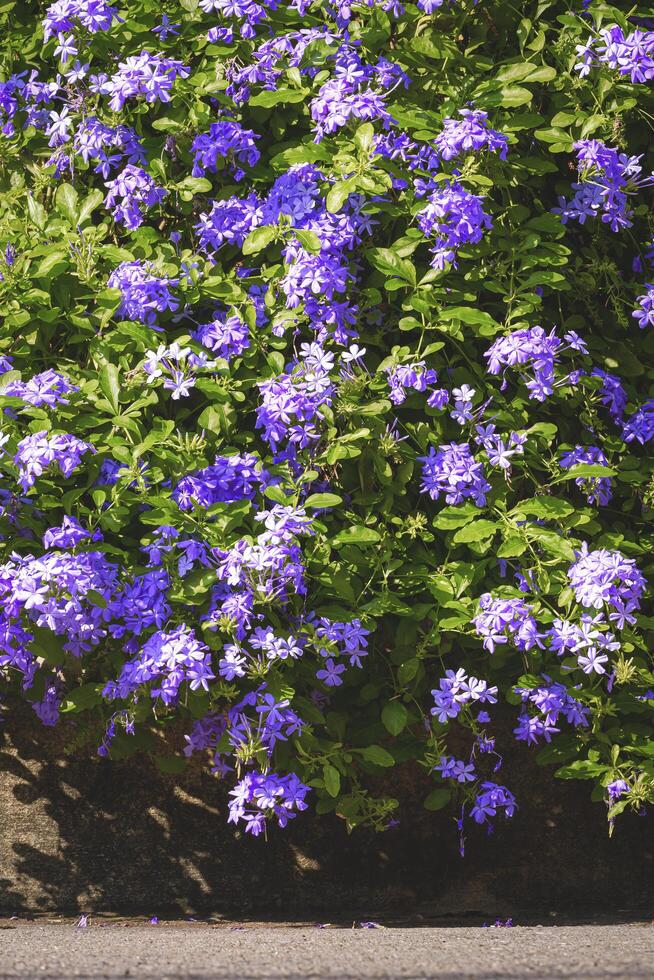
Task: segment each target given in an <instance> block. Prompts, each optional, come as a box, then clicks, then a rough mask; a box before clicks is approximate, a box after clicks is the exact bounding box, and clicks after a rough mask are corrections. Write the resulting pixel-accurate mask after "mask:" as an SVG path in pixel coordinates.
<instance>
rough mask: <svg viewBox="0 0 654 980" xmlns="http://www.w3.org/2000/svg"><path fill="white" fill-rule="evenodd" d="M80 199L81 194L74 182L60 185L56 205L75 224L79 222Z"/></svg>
mask: <svg viewBox="0 0 654 980" xmlns="http://www.w3.org/2000/svg"><path fill="white" fill-rule="evenodd" d="M78 201H79V195H78V193H77V191H76V190H75V188H74V187H73V186H72V184H60V185H59V187H58V188H57V192H56V194H55V207H56V209H57V211H58V212H59V214H61V215H63V217H64V218H68V220H69V221H70V223H71V225H74V226H75V225H77V224H79V213H78V208H77V205H78Z"/></svg>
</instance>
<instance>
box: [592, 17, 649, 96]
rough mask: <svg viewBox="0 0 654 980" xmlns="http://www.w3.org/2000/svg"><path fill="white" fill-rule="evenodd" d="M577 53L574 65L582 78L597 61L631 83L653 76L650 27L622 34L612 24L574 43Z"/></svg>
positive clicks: (622, 32) (647, 79)
mask: <svg viewBox="0 0 654 980" xmlns="http://www.w3.org/2000/svg"><path fill="white" fill-rule="evenodd" d="M577 55H578V57H579V59H580V60H579V62H578V63H577V64H576V65H575V68H576V70H577V71H578V72H579V74H580V75H581V77H582V78H583V77H584V76H585V75H588V74H589V73H590V71H591V69H592V68H594V67H596V66H597V65H607V66H608V67H609V68H612V69H613V70H614V71H618V72H619V73H620V74H621V75H627V76H629V79H630V81H631V82H633V83H642V82H649V81H651V79H652V78H654V31H640V30H635V31H631V32H630V33H629V34H625V33H624V31H623V30H622V28H621V27H618V26H617V24H616V25H614V26H612V27H609V28H605V29H604V30H601V31H599V34H598V36H597V37H592V36H591V37H589V38H588V40H587V41H586V43H585V44H578V45H577Z"/></svg>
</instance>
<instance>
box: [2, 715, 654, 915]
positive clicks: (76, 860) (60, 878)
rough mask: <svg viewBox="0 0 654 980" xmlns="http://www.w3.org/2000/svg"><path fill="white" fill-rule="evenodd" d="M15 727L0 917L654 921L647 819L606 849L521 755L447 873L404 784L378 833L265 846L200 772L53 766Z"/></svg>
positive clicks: (447, 836) (416, 778)
mask: <svg viewBox="0 0 654 980" xmlns="http://www.w3.org/2000/svg"><path fill="white" fill-rule="evenodd" d="M32 719H33V716H32V713H31V712H30V711H29V709H25V708H13V709H10V711H9V712H8V715H7V716H6V720H5V722H4V724H3V726H2V729H0V915H13V914H19V913H23V914H24V913H26V912H31V913H33V912H39V911H41V912H46V911H60V912H76V911H83V912H88V911H93V912H96V913H99V912H121V913H134V914H142V915H154V914H157V915H160V916H161V915H175V914H180V915H184V914H185V915H188V914H192V913H198V914H203V915H206V914H211V913H213V914H220V915H225V916H234V917H236V918H244V917H248V916H252V917H257V916H258V917H262V918H274V917H282V918H286V919H292V918H294V917H295V918H300V919H303V920H307V919H309V920H310V919H312V918H315V919H316V920H321V921H325V920H328V919H330V918H331V919H334V918H339V919H342V918H343V917H347V916H349V915H352V916H357V915H359V916H361V917H368V918H369V917H371V916H373V915H378V916H383V915H387V916H395V917H398V916H399V917H401V916H404V915H407V916H408V915H411V914H415V913H421V914H423V915H428V916H433V915H463V914H466V913H468V914H469V913H480V914H483V915H493V916H494V915H510V914H513V915H519V914H520V913H521V912H522V913H523V914H526V913H529V912H531V913H534V914H538V915H544V914H547V913H550V912H568V913H573V914H586V913H589V914H590V913H593V912H604V913H610V914H619V913H621V912H639V913H645V914H647V915H649V916H650V917H651V915H652V913H653V912H654V874H653V871H654V838H653V829H654V824H653V823H652V819H653V817H651V816H650V817H647V816H644V817H637V816H631V815H627V816H626V817H625V819H624V820H621V821H620V822H619V823H618V826H617V829H616V832H615V834H614V836H613V838H611V839H609V837H608V835H607V823H606V812H605V808H604V807H603V805H602V804H596V803H591V802H590V801H589V799H588V785H587V784H578V783H569V782H561V781H558V780H554V779H553V778H552V773H551V770H544V769H541V768H539V767H538V766H536V765H535V764H534V763H533V761H531V756H530V754H529V752H527V751H525V749H524V748H522V747H516V748H515V749H513V748H512V749H511V750H510V752H509V754H508V756H507V758H506V760H505V766H504V769H503V771H502V775H503V780H504V781H505V782H506V784H507V785H508V786H510V787H511V788H512V789H513V791H514V792H515V793H516V796H517V797H518V800H519V802H520V810H519V811H518V813H517V815H516V816H515V818H514V819H513V821H512V822H507V823H504V822H498V824H497V827H496V830H495V833H494V834H493V835H492V836H490V837H487V836H486V834H485V832H484V831H483V830H480V829H478V828H476V827H473V826H471V827H470V828H469V832H468V835H467V844H466V856H465V858H463V859H462V858H461V857H460V856H459V853H458V839H457V832H456V827H455V824H454V822H453V820H452V815H451V813H446V812H439V813H429V812H427V811H425V810H423V809H422V807H421V803H420V801H421V800H422V799H423V798H424V796H425V795H426V792H427V790H428V789H429V785H428V783H427V781H426V778H425V776H424V774H422V773H421V772H420V771H413V770H412V771H400V772H398V773H394V774H393V776H392V778H393V779H394V780H395V781H396V785H395V791H396V793H397V795H398V796H401V797H402V799H403V800H406V803H404V805H403V806H402V809H401V812H400V814H399V816H400V821H401V822H400V825H399V826H398V827H397V828H395V829H394V830H391V831H387V832H385V833H383V834H381V835H379V834H373V833H371V832H367V831H356V832H355V833H354V834H352V835H350V836H348V834H347V833H346V831H345V828H344V825H343V823H342V822H341V821H340V820H338V819H337V818H336V817H327V818H324V817H323V818H315V817H313V816H311V814H310V813H308V814H303V815H302V816H301V817H300V818H298V819H297V820H296V821H295V822H294V823H293V824H291V826H290V827H288V828H287V829H286V830H285V831H279V830H273V831H272V832H271V834H270V839H269V840H268V841H264V840H262V839H250V838H247V837H244V836H243V835H242V834H239V833H238V832H235V830H234V828H233V827H229V826H227V824H226V806H225V792H226V791H225V788H224V787H223V786H221V785H220V783H219V782H217V781H216V780H215V779H213V778H212V777H211V776H210V775H209V774H208V773H206V772H203V771H202V770H201V769H200V768H199V767H198V768H197V769H193V770H192V771H191V772H189V773H187V774H184V775H183V776H180V777H171V776H166V775H164V774H162V773H161V772H159V770H158V769H157V768H156V767H155V766H154V765H153V764H152V762H151V761H150V760H149V759H147V758H133V759H130V760H124V761H121V762H114V761H110V760H102V759H99V758H94V757H91V756H90V753H89V751H88V750H86V751H80V752H79V753H78V754H75V755H70V754H69V755H66V754H64V752H63V741H62V740H63V738H64V736H65V734H66V733H65V731H64V732H62V731H60V730H59V728H56V729H46V728H42V727H41V726H40V725H39V723H38V722H35V721H33V720H32ZM507 741H508V739H507ZM398 780H400V781H401V786H400V785H399V784H398ZM432 785H433V782H432ZM389 788H390V789H391V790H392V789H393V787H392V786H391V787H389Z"/></svg>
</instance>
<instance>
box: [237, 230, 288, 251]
mask: <svg viewBox="0 0 654 980" xmlns="http://www.w3.org/2000/svg"><path fill="white" fill-rule="evenodd" d="M278 230H279V229H278V228H277V226H276V225H263V226H262V227H261V228H255V229H254V230H253V231H251V232H250V234H249V235H248V236H247V238H246V239H245V241H244V242H243V248H242V250H241V251H242V252H243V255H255V254H256V253H257V252H260V251H261V250H262V249H264V248H265V247H266V245H270V243H271V242H272V241H273V239H274V238H276V236H277V232H278Z"/></svg>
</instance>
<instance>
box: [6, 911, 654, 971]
mask: <svg viewBox="0 0 654 980" xmlns="http://www.w3.org/2000/svg"><path fill="white" fill-rule="evenodd" d="M0 977H2V978H9V977H45V978H50V980H54V978H56V980H64V978H68V977H89V978H90V977H94V978H95V977H97V978H112V980H113V978H118V977H121V978H122V977H130V978H137V977H148V978H149V977H152V978H154V977H157V978H164V980H177V978H185V980H194V978H197V980H200V978H209V977H214V978H217V980H228V978H229V980H259V978H268V977H269V978H274V980H282V978H283V980H303V978H311V980H382V978H384V980H387V978H395V977H397V978H402V980H406V978H412V977H415V978H420V980H427V978H434V980H435V978H438V980H455V978H456V980H459V978H467V977H470V978H475V980H495V978H500V977H509V978H527V980H536V978H539V980H540V978H542V980H559V978H564V977H574V978H579V980H584V978H589V980H609V978H616V980H617V978H620V980H636V978H638V980H645V978H651V977H654V924H650V923H640V924H628V925H610V926H606V925H599V926H598V925H595V926H526V927H520V926H517V927H513V928H486V929H485V928H482V927H481V926H466V927H462V928H457V927H452V926H447V927H438V928H431V927H421V928H390V927H389V928H375V929H363V928H359V927H357V928H355V929H345V928H335V927H328V928H322V929H320V928H316V927H315V926H304V927H288V926H286V927H273V926H252V925H246V926H243V927H235V926H233V925H232V926H229V925H218V926H215V925H214V926H212V925H211V924H207V923H197V924H195V923H193V924H165V923H159V924H158V925H150V924H147V925H133V924H129V925H125V924H123V923H118V922H104V923H102V922H99V921H97V920H93V919H91V920H90V924H89V925H88V926H87V927H86V928H81V929H76V928H75V926H74V925H73V924H72V923H70V922H62V923H60V924H41V923H23V922H7V921H4V922H2V923H0Z"/></svg>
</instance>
